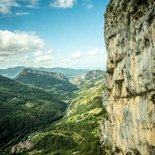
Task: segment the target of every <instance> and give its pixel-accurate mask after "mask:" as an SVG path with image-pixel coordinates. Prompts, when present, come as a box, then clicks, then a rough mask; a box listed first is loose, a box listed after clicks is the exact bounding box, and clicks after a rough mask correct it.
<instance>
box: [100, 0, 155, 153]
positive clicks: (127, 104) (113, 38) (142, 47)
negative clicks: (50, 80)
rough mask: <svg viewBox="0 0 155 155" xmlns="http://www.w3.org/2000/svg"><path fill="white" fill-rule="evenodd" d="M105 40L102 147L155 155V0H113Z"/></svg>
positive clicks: (121, 151)
mask: <svg viewBox="0 0 155 155" xmlns="http://www.w3.org/2000/svg"><path fill="white" fill-rule="evenodd" d="M105 42H106V48H107V51H108V61H107V72H108V74H107V96H103V98H104V101H103V104H104V106H105V107H106V110H107V113H108V116H107V118H106V119H105V120H103V126H102V145H103V146H105V145H109V146H111V150H112V151H114V152H115V154H123V155H130V154H131V155H132V154H133V155H134V154H136V155H139V154H142V155H155V1H154V0H111V1H110V4H109V6H108V7H107V11H106V14H105Z"/></svg>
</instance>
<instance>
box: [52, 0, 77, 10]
mask: <svg viewBox="0 0 155 155" xmlns="http://www.w3.org/2000/svg"><path fill="white" fill-rule="evenodd" d="M75 4H76V0H52V1H51V2H50V7H55V8H64V9H65V8H72V7H73V6H74V5H75Z"/></svg>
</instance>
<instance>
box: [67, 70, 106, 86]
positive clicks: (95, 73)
mask: <svg viewBox="0 0 155 155" xmlns="http://www.w3.org/2000/svg"><path fill="white" fill-rule="evenodd" d="M104 74H105V72H104V71H102V70H92V71H89V72H87V73H85V74H81V75H78V76H75V77H71V78H70V79H69V81H70V82H71V83H73V84H75V85H79V84H81V83H82V82H84V81H86V80H91V79H98V78H99V77H103V75H104Z"/></svg>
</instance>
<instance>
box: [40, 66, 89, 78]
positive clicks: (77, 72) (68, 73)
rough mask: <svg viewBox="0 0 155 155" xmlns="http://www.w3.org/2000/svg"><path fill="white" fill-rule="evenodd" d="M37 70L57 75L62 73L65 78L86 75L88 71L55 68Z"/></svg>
mask: <svg viewBox="0 0 155 155" xmlns="http://www.w3.org/2000/svg"><path fill="white" fill-rule="evenodd" d="M38 69H39V70H43V71H50V72H58V73H63V74H64V75H65V76H67V77H73V76H77V75H81V74H85V73H87V72H88V71H90V70H88V69H72V68H60V67H55V68H38Z"/></svg>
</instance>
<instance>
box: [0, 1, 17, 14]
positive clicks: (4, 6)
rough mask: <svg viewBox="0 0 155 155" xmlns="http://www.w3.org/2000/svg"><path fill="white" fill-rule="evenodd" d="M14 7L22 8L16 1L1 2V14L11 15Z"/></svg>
mask: <svg viewBox="0 0 155 155" xmlns="http://www.w3.org/2000/svg"><path fill="white" fill-rule="evenodd" d="M12 7H20V4H19V3H17V2H16V0H0V13H2V14H4V15H7V14H11V8H12Z"/></svg>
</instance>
